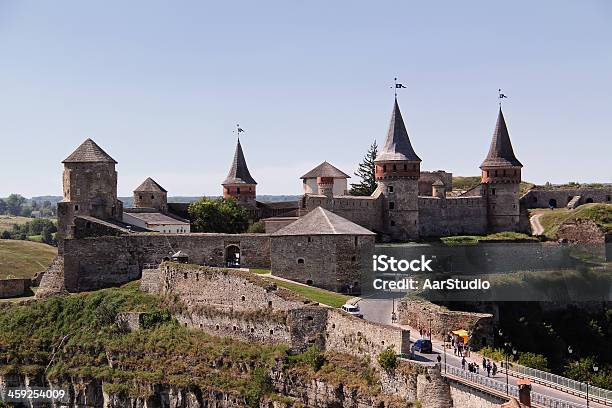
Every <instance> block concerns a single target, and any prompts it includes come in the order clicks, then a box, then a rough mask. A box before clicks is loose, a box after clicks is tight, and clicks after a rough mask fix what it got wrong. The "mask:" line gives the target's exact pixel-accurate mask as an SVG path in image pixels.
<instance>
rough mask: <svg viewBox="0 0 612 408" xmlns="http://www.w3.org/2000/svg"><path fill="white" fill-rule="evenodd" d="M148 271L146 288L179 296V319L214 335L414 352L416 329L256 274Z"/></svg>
mask: <svg viewBox="0 0 612 408" xmlns="http://www.w3.org/2000/svg"><path fill="white" fill-rule="evenodd" d="M146 274H147V279H146V281H143V284H142V286H141V289H143V290H147V291H151V290H153V291H155V286H157V293H159V294H162V295H164V294H165V295H169V294H172V295H176V296H178V298H179V299H180V300H181V302H183V303H184V304H185V311H183V312H182V313H181V314H180V315H179V316H178V320H179V322H180V323H181V324H183V325H186V326H187V327H193V328H196V329H201V330H204V331H205V332H207V333H209V334H211V335H215V336H228V337H232V338H237V339H241V340H247V341H259V342H265V343H284V344H289V345H290V346H291V347H292V349H296V350H301V349H304V348H306V347H308V346H309V345H313V344H316V345H318V346H319V347H321V348H322V349H325V350H329V351H337V352H343V353H348V354H353V355H360V356H363V355H364V354H368V355H370V356H372V357H374V356H376V355H377V354H378V353H380V352H381V351H383V350H384V349H386V348H387V347H392V348H393V349H394V350H395V351H396V352H398V353H407V352H409V345H410V342H409V338H410V331H408V330H403V329H400V328H398V327H393V326H388V325H383V324H378V323H374V322H369V321H366V320H363V319H359V318H357V317H354V316H350V315H348V314H345V313H344V312H342V311H340V310H338V309H333V308H329V307H324V306H319V305H318V304H317V303H313V302H311V301H309V300H307V299H305V298H303V297H302V296H300V295H298V294H296V293H294V292H291V291H289V290H287V289H283V288H279V287H277V286H276V285H275V284H274V282H273V281H270V280H267V279H264V278H261V277H259V276H257V275H254V274H252V273H250V272H246V271H236V270H228V269H222V268H211V267H202V266H197V265H190V264H177V263H173V262H164V263H163V264H162V265H160V267H159V268H158V269H156V270H154V271H153V270H148V271H147V273H146ZM155 279H157V281H158V283H157V285H151V283H152V282H153V280H155ZM152 287H153V289H151V288H152Z"/></svg>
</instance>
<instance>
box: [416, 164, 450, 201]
mask: <svg viewBox="0 0 612 408" xmlns="http://www.w3.org/2000/svg"><path fill="white" fill-rule="evenodd" d="M437 180H440V181H442V183H444V187H445V188H446V191H452V190H453V173H448V172H446V171H444V170H436V171H421V174H420V176H419V195H422V196H431V195H432V190H433V188H432V184H433V183H435V182H436V181H437Z"/></svg>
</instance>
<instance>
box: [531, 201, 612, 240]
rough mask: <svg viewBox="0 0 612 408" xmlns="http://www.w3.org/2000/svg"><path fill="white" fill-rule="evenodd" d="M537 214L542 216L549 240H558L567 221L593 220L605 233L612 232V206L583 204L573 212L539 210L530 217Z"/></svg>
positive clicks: (557, 209) (532, 212)
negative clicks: (558, 233) (558, 235)
mask: <svg viewBox="0 0 612 408" xmlns="http://www.w3.org/2000/svg"><path fill="white" fill-rule="evenodd" d="M535 214H542V216H541V217H540V224H542V227H543V228H544V235H545V236H547V237H549V238H556V236H557V230H558V229H559V226H560V225H561V224H563V223H564V222H565V221H571V220H578V219H590V220H593V221H594V222H595V223H596V224H597V225H599V226H600V227H601V228H602V229H603V230H604V231H612V204H599V203H596V204H583V205H581V206H579V207H578V208H576V209H573V210H570V209H567V208H555V209H554V210H551V209H545V208H538V209H536V210H532V211H531V212H530V216H531V215H535Z"/></svg>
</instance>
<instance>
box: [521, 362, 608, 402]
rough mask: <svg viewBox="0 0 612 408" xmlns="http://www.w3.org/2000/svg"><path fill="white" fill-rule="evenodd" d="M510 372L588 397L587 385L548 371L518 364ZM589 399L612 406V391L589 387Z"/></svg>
mask: <svg viewBox="0 0 612 408" xmlns="http://www.w3.org/2000/svg"><path fill="white" fill-rule="evenodd" d="M509 372H510V373H511V374H510V375H512V372H514V373H516V374H520V375H522V376H524V377H529V378H531V379H536V380H541V381H543V382H547V383H550V384H555V385H557V386H559V387H561V388H566V389H569V390H573V391H575V392H577V393H579V394H581V395H584V396H585V397H586V387H587V385H586V383H585V382H581V381H576V380H572V379H571V378H566V377H562V376H560V375H557V374H552V373H548V372H546V371H541V370H536V369H535V368H531V367H525V366H522V365H518V364H514V363H513V364H510V370H509ZM589 399H597V400H600V401H601V402H603V403H605V404H606V405H612V391H610V390H606V389H603V388H599V387H595V386H592V385H589Z"/></svg>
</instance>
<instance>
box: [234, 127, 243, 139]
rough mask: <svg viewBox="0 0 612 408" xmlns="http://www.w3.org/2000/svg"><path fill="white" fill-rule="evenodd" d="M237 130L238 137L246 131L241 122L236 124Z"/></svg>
mask: <svg viewBox="0 0 612 408" xmlns="http://www.w3.org/2000/svg"><path fill="white" fill-rule="evenodd" d="M235 132H236V136H237V137H238V139H240V134H241V133H242V132H244V129H242V128H241V127H240V125H239V124H236V130H235Z"/></svg>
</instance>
